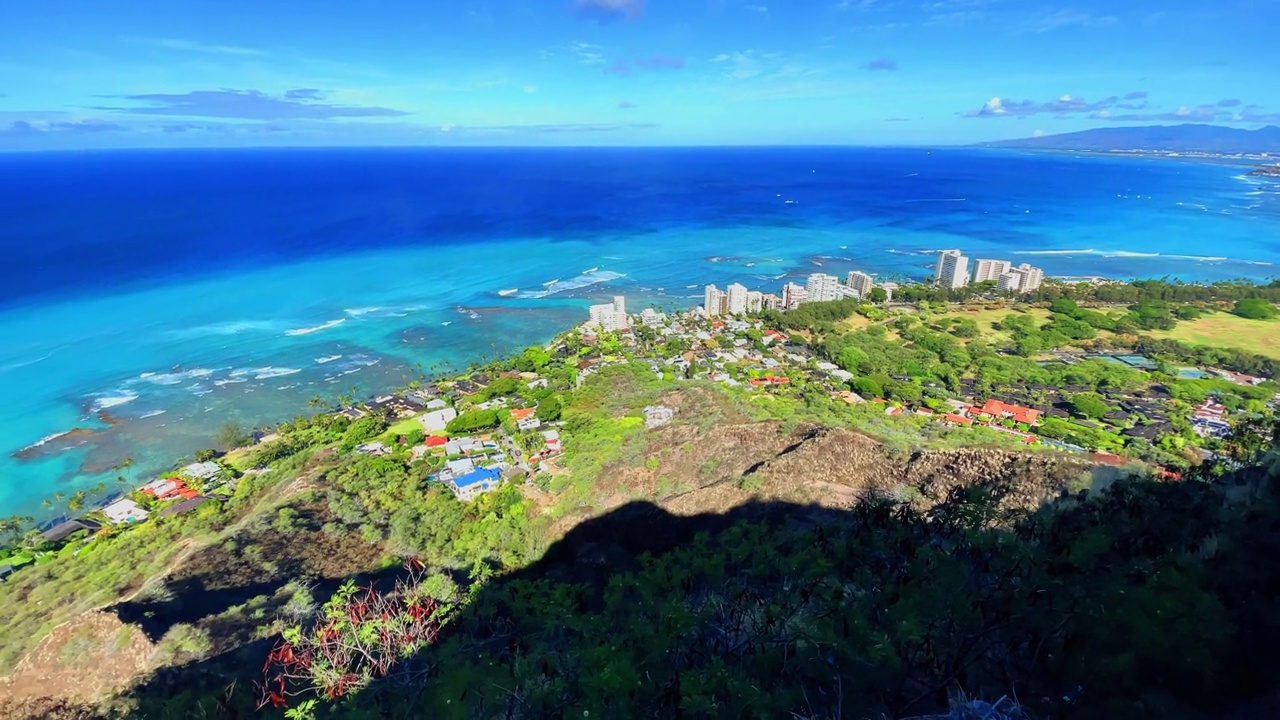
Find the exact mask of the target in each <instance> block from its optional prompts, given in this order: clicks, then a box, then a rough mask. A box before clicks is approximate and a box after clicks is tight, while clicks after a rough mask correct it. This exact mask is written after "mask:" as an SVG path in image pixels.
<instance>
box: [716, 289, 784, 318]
mask: <svg viewBox="0 0 1280 720" xmlns="http://www.w3.org/2000/svg"><path fill="white" fill-rule="evenodd" d="M780 305H781V299H780V298H779V297H778V296H777V295H769V294H766V293H762V292H760V291H758V290H748V289H747V288H746V286H745V285H742V284H740V283H734V284H732V285H730V286H729V287H727V288H725V289H724V290H721V289H720V288H718V287H716V286H715V285H708V286H707V287H706V289H705V290H704V291H703V296H702V309H703V312H704V313H706V315H707V317H714V316H716V315H744V314H746V313H758V312H760V311H762V310H774V309H777V308H778V307H779V306H780Z"/></svg>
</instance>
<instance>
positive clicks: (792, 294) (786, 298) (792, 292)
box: [782, 282, 809, 310]
mask: <svg viewBox="0 0 1280 720" xmlns="http://www.w3.org/2000/svg"><path fill="white" fill-rule="evenodd" d="M808 301H809V292H808V291H807V290H805V289H804V286H803V285H797V284H795V283H793V282H791V283H787V284H786V285H785V286H784V287H783V288H782V309H783V310H795V309H796V308H798V307H800V304H801V303H804V302H808Z"/></svg>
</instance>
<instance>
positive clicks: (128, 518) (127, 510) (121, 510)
mask: <svg viewBox="0 0 1280 720" xmlns="http://www.w3.org/2000/svg"><path fill="white" fill-rule="evenodd" d="M102 514H103V515H106V516H107V519H108V520H110V521H111V522H113V523H123V522H142V521H143V520H146V519H147V511H146V510H143V509H142V507H141V506H139V505H138V503H136V502H134V501H132V500H130V499H129V498H123V499H120V500H117V501H115V502H113V503H111V504H110V505H108V506H106V507H104V508H102Z"/></svg>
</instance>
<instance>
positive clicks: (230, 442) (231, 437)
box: [213, 422, 253, 450]
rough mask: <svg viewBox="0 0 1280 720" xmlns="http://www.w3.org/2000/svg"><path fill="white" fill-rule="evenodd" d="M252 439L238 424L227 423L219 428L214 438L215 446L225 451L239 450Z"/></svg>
mask: <svg viewBox="0 0 1280 720" xmlns="http://www.w3.org/2000/svg"><path fill="white" fill-rule="evenodd" d="M252 439H253V438H252V436H250V435H249V434H247V433H246V432H245V431H244V428H242V427H240V424H239V423H237V422H228V423H226V424H225V425H223V426H222V427H220V428H218V432H217V433H215V434H214V436H213V442H214V444H215V445H217V446H218V447H220V448H222V449H223V450H230V449H232V448H238V447H240V446H241V445H245V444H247V443H248V442H249V441H250V440H252Z"/></svg>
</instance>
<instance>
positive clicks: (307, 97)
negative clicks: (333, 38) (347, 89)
mask: <svg viewBox="0 0 1280 720" xmlns="http://www.w3.org/2000/svg"><path fill="white" fill-rule="evenodd" d="M290 93H293V95H292V96H290ZM299 93H301V94H299ZM120 99H122V100H128V101H130V102H135V103H140V105H137V106H133V107H97V108H93V109H95V110H106V111H109V112H114V113H121V114H127V115H171V116H179V117H210V118H236V119H243V120H294V119H305V120H332V119H336V118H357V117H395V116H400V115H408V114H409V113H407V112H404V111H402V110H394V109H391V108H384V107H372V106H362V105H335V104H332V103H326V102H320V100H321V99H322V93H320V91H318V90H313V89H310V88H299V89H297V90H292V91H289V92H286V93H285V94H284V95H283V96H280V97H276V96H272V95H268V94H266V93H263V92H259V91H257V90H194V91H192V92H187V93H180V94H173V93H149V94H142V95H125V96H122V97H121V98H120Z"/></svg>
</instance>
